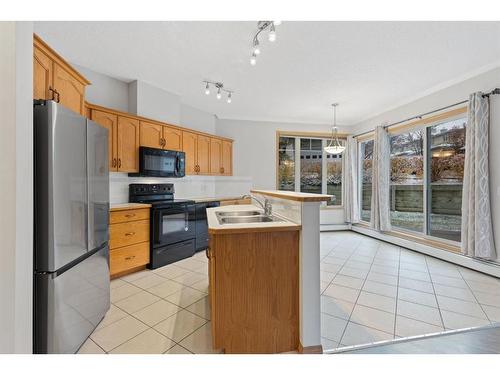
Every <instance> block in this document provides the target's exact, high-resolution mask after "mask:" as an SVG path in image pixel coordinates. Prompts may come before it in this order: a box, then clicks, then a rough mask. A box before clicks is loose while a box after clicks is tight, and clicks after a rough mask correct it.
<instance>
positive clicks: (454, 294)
mask: <svg viewBox="0 0 500 375" xmlns="http://www.w3.org/2000/svg"><path fill="white" fill-rule="evenodd" d="M434 290H435V291H436V294H437V295H440V296H445V297H451V298H457V299H462V300H464V301H471V302H474V301H476V299H475V298H474V295H473V294H472V292H471V291H470V290H469V289H462V288H455V287H453V286H446V285H440V284H435V285H434ZM476 297H477V296H476ZM499 300H500V298H499Z"/></svg>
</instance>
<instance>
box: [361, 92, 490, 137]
mask: <svg viewBox="0 0 500 375" xmlns="http://www.w3.org/2000/svg"><path fill="white" fill-rule="evenodd" d="M498 94H500V88H496V89H493V90H492V91H490V92H489V93H486V94H483V98H487V97H489V96H490V95H498ZM468 101H469V100H462V101H461V102H458V103H455V104H450V105H447V106H446V107H441V108H438V109H435V110H433V111H430V112H426V113H422V114H420V115H417V116H413V117H410V118H407V119H405V120H401V121H398V122H393V123H392V124H389V125H384V129H387V128H389V127H391V126H395V125H399V124H402V123H404V122H407V121H411V120H417V119H418V120H420V119H422V117H424V116H427V115H430V114H433V113H436V112H440V111H443V110H445V109H448V108H451V107H455V106H457V105H460V104H465V103H467V102H468ZM373 131H374V130H368V131H365V132H363V133H359V134H356V135H354V136H353V137H354V138H357V137H360V136H362V135H365V134H368V133H371V132H373Z"/></svg>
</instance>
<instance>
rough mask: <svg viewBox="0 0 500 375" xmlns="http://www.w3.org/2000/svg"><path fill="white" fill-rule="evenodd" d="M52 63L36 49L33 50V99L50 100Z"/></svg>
mask: <svg viewBox="0 0 500 375" xmlns="http://www.w3.org/2000/svg"><path fill="white" fill-rule="evenodd" d="M53 66H54V65H53V61H52V60H51V59H50V58H49V57H48V56H47V55H46V54H45V53H43V52H42V51H41V50H39V49H38V48H36V47H35V48H34V49H33V99H52V92H50V91H49V88H52V85H53V83H52V73H53Z"/></svg>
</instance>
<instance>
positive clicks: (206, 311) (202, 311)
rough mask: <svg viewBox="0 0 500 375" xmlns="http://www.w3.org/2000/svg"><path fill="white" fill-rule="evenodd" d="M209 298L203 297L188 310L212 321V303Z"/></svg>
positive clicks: (187, 308)
mask: <svg viewBox="0 0 500 375" xmlns="http://www.w3.org/2000/svg"><path fill="white" fill-rule="evenodd" d="M209 298H210V297H209V296H206V297H203V298H202V299H200V300H199V301H196V302H195V303H193V304H192V305H189V306H188V307H186V310H188V311H190V312H192V313H194V314H196V315H198V316H201V317H202V318H204V319H207V320H210V301H209Z"/></svg>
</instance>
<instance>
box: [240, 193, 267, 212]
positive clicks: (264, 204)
mask: <svg viewBox="0 0 500 375" xmlns="http://www.w3.org/2000/svg"><path fill="white" fill-rule="evenodd" d="M248 198H250V199H253V200H254V201H256V202H257V203H258V204H259V205H260V206H261V207H262V208H263V209H264V214H265V215H266V216H271V215H272V214H273V206H272V204H271V202H270V201H269V199H267V198H264V203H262V201H261V200H259V199H257V197H255V196H254V195H249V194H245V195H243V196H242V197H241V199H248Z"/></svg>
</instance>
